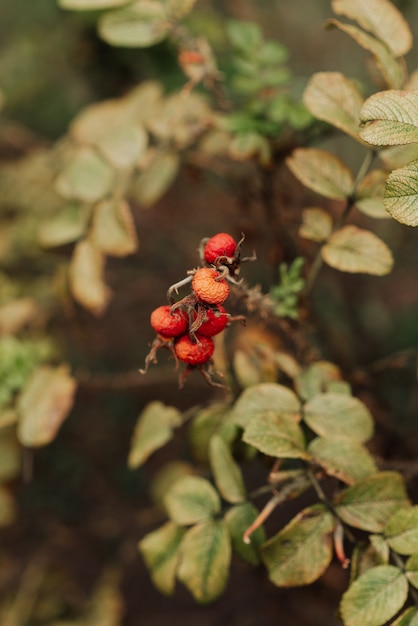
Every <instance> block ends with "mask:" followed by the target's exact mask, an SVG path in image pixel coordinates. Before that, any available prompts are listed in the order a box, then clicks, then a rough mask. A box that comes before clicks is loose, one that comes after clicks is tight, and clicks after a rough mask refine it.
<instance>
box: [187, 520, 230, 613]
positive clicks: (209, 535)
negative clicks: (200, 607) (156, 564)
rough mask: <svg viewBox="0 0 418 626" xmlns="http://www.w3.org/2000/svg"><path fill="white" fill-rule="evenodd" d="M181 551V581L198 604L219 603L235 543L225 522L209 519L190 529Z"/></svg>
mask: <svg viewBox="0 0 418 626" xmlns="http://www.w3.org/2000/svg"><path fill="white" fill-rule="evenodd" d="M180 551H181V553H180V554H181V556H180V566H179V569H178V573H177V576H178V579H179V580H180V582H182V583H183V584H184V585H185V586H186V587H187V589H188V590H189V591H190V592H191V593H192V594H193V597H194V598H195V600H197V602H199V603H201V604H207V603H208V602H212V601H213V600H216V598H218V597H219V596H220V595H221V593H222V592H223V591H224V589H225V587H226V584H227V581H228V574H229V564H230V561H231V540H230V537H229V532H228V529H227V527H226V524H225V522H223V521H214V520H208V521H206V522H203V523H201V524H197V525H196V526H194V527H193V528H190V529H189V530H188V531H187V533H186V535H185V536H184V538H183V541H182V543H181V546H180Z"/></svg>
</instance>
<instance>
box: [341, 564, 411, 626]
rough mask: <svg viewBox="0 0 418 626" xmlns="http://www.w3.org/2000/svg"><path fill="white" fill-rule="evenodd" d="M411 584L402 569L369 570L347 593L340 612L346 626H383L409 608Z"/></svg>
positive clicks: (390, 566)
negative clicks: (408, 600) (406, 603)
mask: <svg viewBox="0 0 418 626" xmlns="http://www.w3.org/2000/svg"><path fill="white" fill-rule="evenodd" d="M407 596H408V582H407V580H406V577H405V576H404V574H403V572H402V570H401V569H399V567H395V566H393V565H378V566H377V567H373V568H372V569H369V570H367V572H365V573H364V574H362V575H361V576H360V577H359V578H357V580H355V581H354V582H353V583H352V584H351V585H350V587H349V588H348V590H347V591H346V592H345V593H344V595H343V598H342V602H341V605H340V612H341V616H342V619H343V622H344V625H345V626H359V624H361V626H382V625H383V624H385V623H386V622H387V621H388V620H390V619H391V618H392V617H393V616H394V615H396V613H397V612H398V611H399V610H400V609H401V608H402V606H403V605H404V604H405V602H406V599H407Z"/></svg>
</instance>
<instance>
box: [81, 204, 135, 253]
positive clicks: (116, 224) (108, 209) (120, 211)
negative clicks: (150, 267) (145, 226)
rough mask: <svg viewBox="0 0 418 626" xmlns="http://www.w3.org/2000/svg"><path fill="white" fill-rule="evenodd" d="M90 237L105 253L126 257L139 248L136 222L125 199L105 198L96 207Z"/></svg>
mask: <svg viewBox="0 0 418 626" xmlns="http://www.w3.org/2000/svg"><path fill="white" fill-rule="evenodd" d="M90 238H91V241H92V242H93V244H94V245H95V246H96V247H97V248H98V249H99V250H100V251H101V252H103V254H109V255H111V256H117V257H124V256H127V255H128V254H133V253H134V252H135V251H136V250H137V248H138V239H137V236H136V230H135V224H134V220H133V217H132V213H131V209H130V207H129V204H128V203H127V202H125V201H124V200H119V201H118V200H103V201H102V202H100V203H99V204H98V205H97V206H96V207H95V208H94V214H93V224H92V228H91V233H90Z"/></svg>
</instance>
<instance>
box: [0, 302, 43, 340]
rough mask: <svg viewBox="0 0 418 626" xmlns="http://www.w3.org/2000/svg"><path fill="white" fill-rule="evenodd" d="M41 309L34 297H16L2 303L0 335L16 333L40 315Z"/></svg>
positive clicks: (0, 307)
mask: <svg viewBox="0 0 418 626" xmlns="http://www.w3.org/2000/svg"><path fill="white" fill-rule="evenodd" d="M39 314H40V310H39V308H38V306H37V304H36V302H35V300H33V299H32V298H27V297H24V298H16V299H15V300H10V301H8V302H6V303H5V304H2V305H0V336H2V335H14V334H15V333H17V332H18V331H19V330H21V329H22V328H23V327H24V326H26V325H27V324H30V323H31V322H33V321H34V320H36V318H37V317H38V316H39Z"/></svg>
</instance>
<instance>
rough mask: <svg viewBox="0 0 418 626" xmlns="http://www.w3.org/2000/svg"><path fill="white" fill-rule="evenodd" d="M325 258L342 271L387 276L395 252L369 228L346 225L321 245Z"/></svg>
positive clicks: (329, 263) (328, 262)
mask: <svg viewBox="0 0 418 626" xmlns="http://www.w3.org/2000/svg"><path fill="white" fill-rule="evenodd" d="M321 252H322V258H323V259H324V261H325V262H326V263H327V264H328V265H330V266H331V267H333V268H334V269H337V270H340V271H341V272H350V273H359V274H372V275H373V276H385V275H386V274H389V273H390V272H391V270H392V267H393V256H392V252H391V251H390V249H389V248H388V246H387V245H386V244H385V242H384V241H382V240H381V239H379V237H377V235H375V234H374V233H372V232H371V231H369V230H364V229H362V228H358V227H357V226H352V225H349V226H343V227H342V228H340V229H339V230H337V231H335V232H334V233H333V234H332V235H331V237H330V238H329V239H328V241H327V243H326V244H325V245H324V246H323V247H322V249H321Z"/></svg>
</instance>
